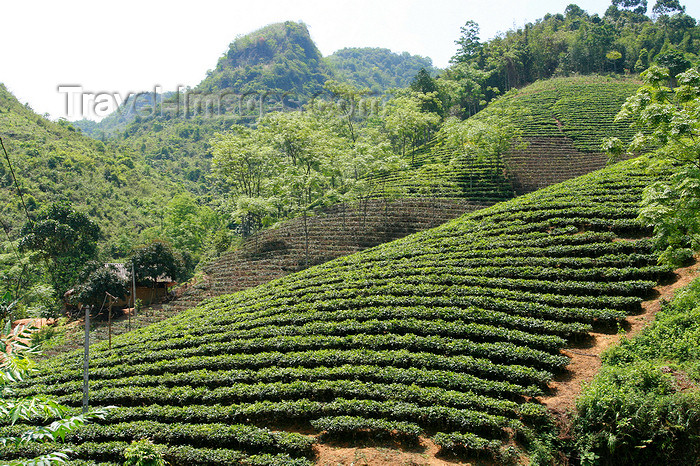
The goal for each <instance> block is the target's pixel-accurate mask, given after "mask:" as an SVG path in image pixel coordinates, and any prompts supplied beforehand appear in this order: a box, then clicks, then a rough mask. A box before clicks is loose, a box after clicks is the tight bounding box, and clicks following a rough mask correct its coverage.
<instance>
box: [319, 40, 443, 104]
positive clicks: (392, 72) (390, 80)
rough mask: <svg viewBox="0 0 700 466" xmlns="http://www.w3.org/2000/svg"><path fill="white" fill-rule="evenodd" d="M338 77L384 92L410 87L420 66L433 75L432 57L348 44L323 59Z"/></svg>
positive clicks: (356, 84)
mask: <svg viewBox="0 0 700 466" xmlns="http://www.w3.org/2000/svg"><path fill="white" fill-rule="evenodd" d="M324 60H325V61H326V62H327V63H328V64H329V65H330V67H331V69H332V70H333V71H334V72H335V74H336V76H337V79H341V80H343V81H347V82H349V83H351V84H353V85H354V86H357V87H359V88H368V89H370V91H372V92H375V93H383V92H385V91H387V90H389V89H392V88H401V87H408V86H409V85H410V84H411V81H412V80H413V78H415V76H416V74H418V72H419V71H420V70H421V69H426V70H428V71H429V72H432V74H434V72H435V69H434V68H433V62H432V60H431V59H430V58H427V57H421V56H420V55H411V54H409V53H408V52H403V53H401V54H399V53H394V52H392V51H391V50H389V49H382V48H372V47H362V48H359V47H346V48H344V49H341V50H338V51H336V52H334V53H332V54H331V55H329V56H327V57H325V58H324Z"/></svg>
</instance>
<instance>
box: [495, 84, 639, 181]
mask: <svg viewBox="0 0 700 466" xmlns="http://www.w3.org/2000/svg"><path fill="white" fill-rule="evenodd" d="M640 84H641V83H640V82H638V81H636V80H633V79H629V78H624V79H622V78H607V77H601V76H580V77H569V78H553V79H549V80H544V81H538V82H536V83H534V84H532V85H529V86H527V87H525V88H523V89H520V90H518V91H516V92H514V93H512V94H509V95H508V96H506V97H504V98H502V99H500V100H498V101H497V102H495V103H494V104H493V105H494V108H492V109H490V110H489V109H487V110H486V112H487V113H488V112H489V111H493V110H494V109H497V108H498V107H499V106H509V105H513V104H515V105H519V106H521V107H522V108H524V109H525V111H526V114H527V115H528V116H526V118H524V119H523V120H522V121H520V122H518V123H519V125H520V126H521V128H522V130H523V139H524V140H525V142H526V143H527V146H526V147H525V148H523V149H521V150H514V151H512V152H511V153H509V154H507V155H506V157H505V165H506V166H507V167H508V168H507V169H508V171H509V174H510V178H511V179H512V181H513V187H514V189H515V190H516V191H517V192H518V193H524V192H530V191H534V190H536V189H539V188H542V187H545V186H549V185H550V184H553V183H558V182H560V181H564V180H567V179H569V178H574V177H576V176H581V175H584V174H586V173H590V172H591V171H593V170H597V169H599V168H602V167H604V166H605V163H606V162H607V155H606V154H604V153H602V151H601V149H600V146H601V143H602V142H603V139H604V138H605V137H608V136H616V137H618V138H620V139H622V140H624V141H629V140H630V139H631V138H632V136H634V131H633V129H632V128H630V124H629V123H630V122H628V121H621V122H616V121H614V120H615V116H616V115H617V112H619V111H620V108H621V107H622V104H623V103H624V102H625V100H626V99H627V98H628V97H630V96H632V95H633V94H634V93H635V92H636V91H637V89H638V88H639V86H640Z"/></svg>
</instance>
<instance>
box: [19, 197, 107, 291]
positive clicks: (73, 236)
mask: <svg viewBox="0 0 700 466" xmlns="http://www.w3.org/2000/svg"><path fill="white" fill-rule="evenodd" d="M21 235H22V238H21V240H20V244H19V245H20V249H22V250H25V251H35V252H37V253H39V255H40V257H41V258H43V259H44V260H45V261H46V263H47V266H48V267H47V273H48V276H49V279H50V281H51V285H52V286H53V288H54V290H55V292H56V294H57V297H58V298H61V297H62V296H63V293H65V292H66V291H67V290H68V288H70V287H71V286H73V285H74V284H75V281H76V278H77V277H78V274H79V272H80V270H82V269H83V266H84V265H85V263H86V262H88V261H89V260H92V259H95V258H96V257H97V240H98V239H99V238H100V227H99V226H98V225H97V224H96V223H95V222H93V221H92V220H90V218H89V217H88V216H87V215H86V214H84V213H81V212H76V211H75V210H74V209H73V207H72V206H71V205H70V204H65V203H53V204H50V205H49V206H48V207H46V208H45V209H42V210H40V211H39V214H38V215H37V218H36V220H35V221H34V222H29V221H28V222H27V223H26V224H25V225H24V226H23V227H22V230H21Z"/></svg>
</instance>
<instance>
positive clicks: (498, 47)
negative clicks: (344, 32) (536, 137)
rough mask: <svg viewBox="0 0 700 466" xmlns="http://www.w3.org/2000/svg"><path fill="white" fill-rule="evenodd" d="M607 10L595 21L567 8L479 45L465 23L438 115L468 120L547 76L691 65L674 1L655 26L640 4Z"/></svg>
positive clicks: (692, 30) (659, 11) (475, 29)
mask: <svg viewBox="0 0 700 466" xmlns="http://www.w3.org/2000/svg"><path fill="white" fill-rule="evenodd" d="M612 3H613V5H612V6H610V8H608V10H607V11H606V12H605V15H604V16H603V17H602V18H601V17H600V16H598V15H597V14H595V15H589V14H588V13H586V12H585V11H584V10H582V9H581V8H580V7H578V6H577V5H574V4H572V5H569V6H568V7H567V8H566V10H565V12H564V14H547V15H545V16H544V18H541V19H539V20H537V21H536V22H534V23H528V24H526V25H525V26H524V27H521V28H518V29H513V30H510V31H507V32H506V33H504V34H501V35H498V36H496V37H495V38H493V39H491V40H489V41H487V42H484V43H481V42H480V40H479V26H478V24H476V23H475V22H473V21H468V22H467V23H466V24H465V26H464V27H463V28H462V30H461V36H460V38H459V39H458V40H457V41H456V43H457V45H458V46H459V48H458V50H457V52H456V54H455V56H454V57H453V58H452V62H453V65H452V66H451V67H450V68H448V69H447V70H446V71H445V72H444V73H443V74H442V75H441V76H440V79H439V81H442V82H443V83H442V85H441V86H442V88H443V89H444V91H445V93H446V97H447V100H446V102H447V105H446V107H445V108H446V109H448V110H449V112H450V113H452V114H454V115H463V116H468V115H470V114H473V113H476V111H478V110H480V109H481V108H483V106H484V105H485V103H486V102H488V101H490V100H491V99H493V98H494V97H496V96H498V95H501V94H503V93H505V92H507V91H509V90H511V89H513V88H520V87H522V86H524V85H526V84H529V83H533V82H535V81H537V80H541V79H547V78H551V77H553V76H570V75H573V74H591V73H608V72H613V73H623V72H625V71H626V70H628V71H637V72H641V71H643V70H644V69H646V68H647V67H648V66H649V65H650V64H652V63H654V62H659V63H661V62H662V61H664V60H671V61H672V62H673V63H674V64H678V65H680V66H683V63H689V62H692V61H695V60H697V59H698V55H697V51H698V44H700V27H699V26H698V25H697V22H696V21H695V19H693V18H691V17H689V16H687V15H685V14H684V13H683V7H682V6H680V4H679V3H678V2H677V1H675V2H666V1H661V2H657V3H656V5H655V6H654V8H653V12H654V14H655V15H660V16H658V17H656V18H655V20H653V19H651V18H649V17H647V16H645V13H646V10H647V5H646V0H644V1H628V0H624V1H617V0H615V1H613V2H612ZM618 6H619V7H621V8H618ZM664 66H668V64H666V65H664Z"/></svg>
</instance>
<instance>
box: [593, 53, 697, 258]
mask: <svg viewBox="0 0 700 466" xmlns="http://www.w3.org/2000/svg"><path fill="white" fill-rule="evenodd" d="M642 78H643V79H644V82H645V85H644V86H642V87H641V88H640V89H639V91H637V93H636V94H635V95H634V96H632V97H630V98H629V99H627V101H626V102H625V104H624V105H623V107H622V110H621V111H620V113H619V114H618V119H632V120H633V121H634V122H635V123H636V124H637V125H638V126H639V127H640V130H642V131H640V133H639V134H637V136H636V137H635V138H634V140H633V141H632V143H631V144H630V146H629V147H628V148H627V150H628V151H629V152H630V153H639V152H643V151H649V150H650V149H651V150H652V152H651V153H652V155H653V159H652V160H653V162H654V163H653V165H652V168H653V169H654V170H655V171H657V172H659V171H660V172H663V173H665V174H666V175H667V176H665V177H663V178H662V179H661V180H660V181H657V182H655V183H653V184H652V185H650V186H648V187H647V188H646V189H645V190H644V195H643V200H642V210H641V214H640V218H641V219H642V220H643V221H645V222H646V223H647V224H648V225H649V226H652V227H653V228H654V238H653V241H654V245H655V247H656V249H657V250H658V251H659V252H660V261H661V262H663V263H668V264H673V265H678V264H680V263H681V262H683V260H685V259H688V258H689V257H690V256H691V255H692V254H693V251H695V250H698V249H700V69H699V68H697V67H695V68H691V69H690V70H688V71H686V72H684V73H681V74H679V75H678V76H677V77H676V78H677V80H678V84H679V86H678V87H676V88H670V87H668V83H669V82H670V79H671V74H670V73H669V71H668V69H666V68H661V67H659V66H657V65H652V66H650V67H649V69H648V70H646V71H645V72H644V73H642ZM604 148H605V149H607V150H608V151H609V152H611V153H612V154H620V153H622V152H623V151H624V150H625V148H624V147H623V145H622V143H621V142H620V140H619V139H616V138H611V139H608V140H606V141H605V142H604Z"/></svg>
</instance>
